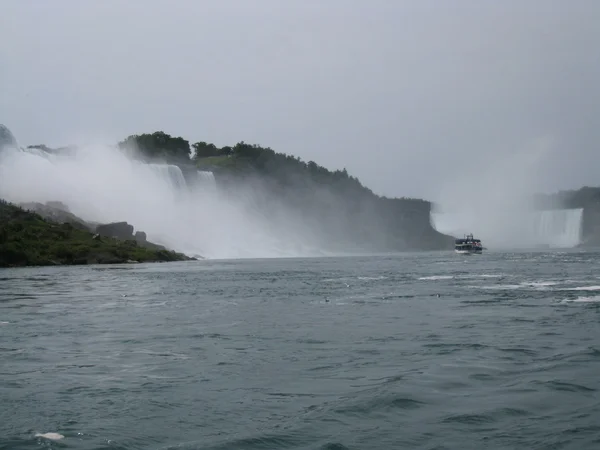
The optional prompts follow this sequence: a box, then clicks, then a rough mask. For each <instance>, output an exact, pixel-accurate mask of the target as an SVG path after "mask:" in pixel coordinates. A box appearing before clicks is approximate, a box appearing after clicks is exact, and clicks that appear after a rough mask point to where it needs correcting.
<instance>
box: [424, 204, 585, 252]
mask: <svg viewBox="0 0 600 450" xmlns="http://www.w3.org/2000/svg"><path fill="white" fill-rule="evenodd" d="M430 220H431V225H432V226H433V228H435V229H436V230H437V231H439V232H440V233H444V234H448V235H451V236H455V237H462V236H463V235H464V234H467V233H474V234H475V235H476V237H478V238H481V239H482V240H483V241H484V245H487V246H490V247H497V248H533V247H538V246H549V247H555V248H570V247H575V246H577V245H578V244H579V243H580V242H581V234H582V224H583V209H582V208H579V209H555V210H544V211H529V212H522V211H521V212H517V211H488V212H485V213H484V212H480V213H474V212H471V213H468V212H464V213H438V212H432V213H431V215H430Z"/></svg>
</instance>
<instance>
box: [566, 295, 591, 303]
mask: <svg viewBox="0 0 600 450" xmlns="http://www.w3.org/2000/svg"><path fill="white" fill-rule="evenodd" d="M599 302H600V295H596V296H594V297H577V298H567V299H564V300H563V301H562V302H561V303H599Z"/></svg>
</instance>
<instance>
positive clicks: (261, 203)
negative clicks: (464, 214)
mask: <svg viewBox="0 0 600 450" xmlns="http://www.w3.org/2000/svg"><path fill="white" fill-rule="evenodd" d="M120 146H121V147H122V148H128V149H133V150H135V151H136V152H138V153H140V154H141V155H142V157H143V158H144V159H146V160H153V159H155V158H157V157H159V158H160V159H161V160H163V161H166V162H168V163H171V164H175V165H178V166H179V167H180V168H181V169H182V172H183V173H184V174H185V173H189V172H190V170H191V169H190V168H191V167H193V168H194V169H200V170H207V171H211V172H213V173H214V175H215V179H216V182H217V185H218V187H219V189H220V190H221V191H222V192H224V193H225V194H226V195H231V196H234V197H237V198H243V197H244V196H245V195H246V194H247V193H248V192H255V193H259V194H258V195H257V197H259V198H260V200H257V201H256V202H255V203H256V204H253V208H255V209H257V210H260V211H261V212H262V213H263V214H264V215H266V216H269V215H271V214H274V213H275V212H277V211H283V210H286V208H287V209H291V210H293V211H295V212H296V213H297V214H299V216H300V217H301V218H302V223H303V225H304V226H305V228H307V229H310V231H311V233H312V234H313V235H317V236H319V237H320V238H321V239H322V242H323V244H326V246H327V248H330V249H332V248H333V249H339V250H350V249H351V250H357V251H402V250H436V249H451V248H452V247H453V243H454V240H453V238H452V237H450V236H446V235H443V234H441V233H439V232H437V231H436V230H435V229H433V227H432V226H431V223H430V214H429V213H430V210H431V203H430V202H428V201H425V200H421V199H411V198H387V197H382V196H378V195H376V194H374V193H373V192H372V191H371V190H370V189H368V188H367V187H365V186H364V185H363V184H362V183H361V182H360V181H359V180H358V179H357V178H356V177H353V176H351V175H349V174H348V173H347V171H346V169H343V170H335V171H330V170H328V169H326V168H325V167H322V166H320V165H318V164H317V163H315V162H314V161H309V162H304V161H302V160H301V159H300V158H297V157H294V156H290V155H286V154H284V153H277V152H275V151H274V150H272V149H270V148H264V147H261V146H258V145H250V144H247V143H245V142H240V143H238V144H236V145H234V146H233V147H230V146H225V147H222V148H218V147H217V146H215V145H214V144H211V143H206V142H197V143H194V144H192V145H191V148H190V145H189V141H187V140H185V139H183V138H180V137H177V138H175V137H171V136H170V135H168V134H166V133H164V132H155V133H152V134H142V135H133V136H129V137H128V138H127V139H125V140H124V141H122V142H121V143H120Z"/></svg>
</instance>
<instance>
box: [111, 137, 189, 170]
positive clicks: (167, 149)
mask: <svg viewBox="0 0 600 450" xmlns="http://www.w3.org/2000/svg"><path fill="white" fill-rule="evenodd" d="M119 147H121V148H134V149H137V150H139V151H140V152H141V153H142V154H143V155H144V156H146V157H147V158H148V159H164V160H166V161H167V162H174V163H176V162H189V160H190V143H189V141H187V140H185V139H183V138H182V137H173V136H171V135H169V134H167V133H165V132H164V131H156V132H154V133H152V134H140V135H137V134H135V135H131V136H129V137H128V138H127V139H125V140H124V141H122V142H119Z"/></svg>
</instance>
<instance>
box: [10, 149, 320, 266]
mask: <svg viewBox="0 0 600 450" xmlns="http://www.w3.org/2000/svg"><path fill="white" fill-rule="evenodd" d="M137 156H138V155H136V154H135V152H134V151H131V150H130V151H122V150H121V149H119V148H117V147H115V146H107V145H87V146H82V147H77V148H76V149H74V150H71V151H69V152H65V153H64V154H62V153H57V154H46V153H45V152H42V151H39V150H35V149H18V148H10V149H4V151H2V152H0V198H4V199H5V200H8V201H11V202H13V203H17V204H18V203H22V202H41V203H45V202H48V201H60V202H63V203H64V204H66V205H67V206H68V207H69V209H70V211H71V212H72V213H73V214H75V215H77V216H79V217H80V218H82V219H83V220H85V221H88V222H95V223H108V222H116V221H127V222H129V223H130V224H132V225H133V226H134V227H135V229H136V230H140V231H145V232H146V233H147V236H148V240H149V241H151V242H155V243H157V244H161V245H164V246H166V247H167V248H170V249H173V250H176V251H180V252H183V253H186V254H188V255H200V256H202V257H206V258H247V257H252V258H268V257H292V256H322V255H325V254H327V253H326V252H325V251H324V250H323V249H322V245H323V241H322V240H321V239H319V238H317V236H316V235H315V233H312V232H311V231H310V229H309V228H308V227H306V226H304V225H303V224H302V220H301V217H300V214H299V213H297V212H294V211H292V210H291V209H290V208H285V207H284V206H283V205H281V204H277V205H276V204H273V205H272V207H269V201H268V199H267V197H266V193H265V192H263V191H261V190H260V189H258V188H256V189H253V187H252V185H251V184H246V185H245V187H244V189H243V191H240V190H236V193H235V195H230V194H228V193H227V192H222V191H221V190H220V189H217V186H216V185H215V181H214V177H213V176H212V173H210V172H208V173H207V172H204V173H203V172H199V173H198V176H197V178H196V180H195V182H192V183H189V182H187V183H186V181H185V180H184V179H183V178H182V175H181V171H180V169H179V168H178V167H176V166H169V165H166V164H164V163H160V162H155V163H152V164H146V163H144V162H142V161H140V160H139V158H137ZM240 192H243V195H242V194H240Z"/></svg>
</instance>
